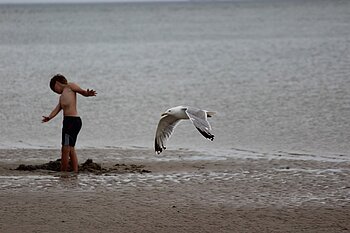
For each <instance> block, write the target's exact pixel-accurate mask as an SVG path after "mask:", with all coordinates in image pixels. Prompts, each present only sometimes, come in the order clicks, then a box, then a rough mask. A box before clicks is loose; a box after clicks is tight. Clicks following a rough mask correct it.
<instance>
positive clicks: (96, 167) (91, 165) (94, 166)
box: [15, 159, 151, 175]
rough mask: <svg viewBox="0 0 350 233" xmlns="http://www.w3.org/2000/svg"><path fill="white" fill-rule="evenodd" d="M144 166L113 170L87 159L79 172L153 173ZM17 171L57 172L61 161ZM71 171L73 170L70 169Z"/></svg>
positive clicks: (80, 166)
mask: <svg viewBox="0 0 350 233" xmlns="http://www.w3.org/2000/svg"><path fill="white" fill-rule="evenodd" d="M144 167H145V166H143V165H135V164H130V165H127V164H116V165H114V166H113V167H111V168H103V167H102V166H101V165H100V164H98V163H95V162H93V160H92V159H87V160H86V161H85V162H84V163H82V164H80V165H79V172H86V173H94V174H96V175H102V174H108V173H115V174H124V173H140V174H142V173H150V172H151V171H149V170H146V169H144ZM15 170H19V171H35V170H48V171H57V172H59V171H60V170H61V159H57V160H56V161H50V162H48V163H44V164H39V165H25V164H21V165H19V166H18V167H17V168H16V169H15ZM70 170H71V169H70Z"/></svg>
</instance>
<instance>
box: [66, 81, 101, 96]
mask: <svg viewBox="0 0 350 233" xmlns="http://www.w3.org/2000/svg"><path fill="white" fill-rule="evenodd" d="M69 86H70V88H71V89H72V91H75V92H78V93H79V94H80V95H83V96H85V97H88V96H96V94H97V93H96V91H94V90H92V89H91V90H89V89H87V90H84V89H82V88H81V87H79V86H78V84H76V83H70V84H69Z"/></svg>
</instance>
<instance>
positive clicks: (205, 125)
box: [185, 108, 214, 141]
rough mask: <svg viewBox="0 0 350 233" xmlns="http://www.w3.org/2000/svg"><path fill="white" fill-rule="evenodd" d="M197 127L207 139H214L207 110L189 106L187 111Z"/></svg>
mask: <svg viewBox="0 0 350 233" xmlns="http://www.w3.org/2000/svg"><path fill="white" fill-rule="evenodd" d="M185 112H186V114H187V116H188V117H189V118H190V120H191V121H192V123H193V124H194V126H195V127H196V129H197V130H198V131H199V132H200V133H201V134H202V135H203V136H204V137H205V138H207V139H209V140H211V141H213V140H214V135H212V134H211V133H210V130H211V126H210V124H209V122H208V119H207V112H206V111H204V110H200V109H196V108H187V110H186V111H185Z"/></svg>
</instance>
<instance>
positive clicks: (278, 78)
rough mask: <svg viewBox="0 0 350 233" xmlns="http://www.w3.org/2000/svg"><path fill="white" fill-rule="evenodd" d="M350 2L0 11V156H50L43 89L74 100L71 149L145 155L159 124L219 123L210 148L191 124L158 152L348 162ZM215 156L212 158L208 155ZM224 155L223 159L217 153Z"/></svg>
mask: <svg viewBox="0 0 350 233" xmlns="http://www.w3.org/2000/svg"><path fill="white" fill-rule="evenodd" d="M349 10H350V2H349V1H311V0H310V1H292V0H290V1H289V0H285V1H270V0H264V1H260V0H253V1H228V2H172V3H171V2H170V3H169V2H167V3H161V2H157V3H154V2H153V3H152V2H146V3H145V2H144V3H114V4H34V5H31V4H26V5H0V58H1V62H0V87H1V90H0V148H59V147H60V141H61V124H62V116H61V114H60V115H58V116H57V117H56V118H55V119H53V120H51V121H50V122H49V123H45V124H43V123H41V118H42V116H43V115H48V114H49V113H50V112H51V111H52V110H53V108H54V107H55V106H56V105H57V103H58V97H59V96H58V95H57V94H55V93H54V92H52V91H51V90H50V88H49V80H50V78H51V77H52V76H53V75H54V74H56V73H61V74H63V75H65V76H66V77H67V79H68V80H69V81H72V82H76V83H78V84H79V85H80V86H81V87H82V88H90V89H91V88H92V89H94V90H96V91H97V93H98V94H97V96H96V97H89V98H85V97H82V96H79V97H78V111H79V114H80V116H81V117H82V120H83V128H82V130H81V133H80V135H79V138H78V142H77V147H79V148H113V147H127V148H129V147H141V148H152V147H153V143H154V134H155V130H156V127H157V124H158V121H159V119H160V114H161V113H162V112H164V111H165V110H166V109H168V108H170V107H174V106H177V105H189V106H193V107H197V108H202V109H206V110H210V111H216V112H217V114H216V115H215V116H214V117H213V118H211V119H210V122H211V124H212V128H213V134H214V135H215V140H214V142H210V141H207V140H205V139H204V138H203V137H202V136H201V135H200V134H199V133H198V132H197V131H196V129H195V128H194V127H193V126H192V124H191V123H190V122H189V121H186V122H185V121H184V122H182V123H181V124H180V125H179V126H178V127H177V128H176V130H175V132H174V134H173V136H172V138H171V139H170V140H169V142H168V148H169V149H173V150H177V149H182V148H184V149H190V150H198V151H211V152H212V153H213V154H217V153H219V151H226V152H227V151H237V149H238V150H242V151H253V152H258V153H263V152H266V151H267V152H276V151H277V152H281V153H292V152H298V153H299V152H300V153H302V154H303V153H305V154H307V153H311V154H316V155H322V154H332V155H334V154H337V155H342V156H345V157H349V150H350V143H349V141H350V117H349V116H350V15H349ZM216 152H217V153H216ZM226 152H225V153H226Z"/></svg>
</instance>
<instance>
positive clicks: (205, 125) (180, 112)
mask: <svg viewBox="0 0 350 233" xmlns="http://www.w3.org/2000/svg"><path fill="white" fill-rule="evenodd" d="M214 114H215V112H210V111H206V110H201V109H198V108H192V107H184V106H177V107H173V108H170V109H168V110H167V111H166V112H165V113H163V114H162V115H161V116H162V117H161V118H160V120H159V123H158V127H157V131H156V136H155V140H154V149H155V151H156V153H157V154H160V153H162V151H163V150H165V149H166V147H165V146H166V141H167V140H168V139H169V138H170V136H171V134H172V133H173V131H174V128H175V127H176V125H177V124H178V123H179V122H180V120H188V119H189V120H191V122H192V123H193V125H194V127H196V129H197V130H198V131H199V132H200V133H201V134H202V135H203V136H204V137H205V138H207V139H208V140H211V141H213V140H214V135H213V134H211V133H210V130H211V126H210V124H209V122H208V119H207V117H212V116H213V115H214Z"/></svg>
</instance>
